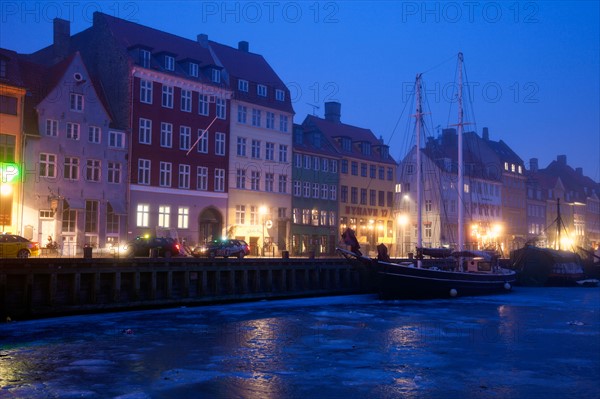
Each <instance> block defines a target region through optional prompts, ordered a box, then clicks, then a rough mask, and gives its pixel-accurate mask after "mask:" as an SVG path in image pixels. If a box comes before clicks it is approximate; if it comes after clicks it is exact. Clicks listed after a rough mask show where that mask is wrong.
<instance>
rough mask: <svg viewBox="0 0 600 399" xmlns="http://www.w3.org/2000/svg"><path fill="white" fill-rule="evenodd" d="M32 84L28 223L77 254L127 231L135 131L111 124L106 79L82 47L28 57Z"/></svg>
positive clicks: (25, 68)
mask: <svg viewBox="0 0 600 399" xmlns="http://www.w3.org/2000/svg"><path fill="white" fill-rule="evenodd" d="M20 67H21V73H22V76H23V79H24V81H25V83H26V85H27V86H28V90H29V95H28V97H27V100H26V108H25V109H26V115H27V117H26V118H25V127H26V129H25V140H24V159H25V161H24V162H23V170H24V174H23V187H24V192H23V203H24V212H23V219H22V220H23V226H24V232H25V233H26V234H27V235H28V232H29V231H31V232H32V236H33V237H34V241H38V242H40V243H41V244H42V245H45V244H47V242H48V241H54V242H56V243H57V244H58V245H59V248H60V251H61V254H63V255H66V256H70V255H75V254H77V253H78V252H81V249H82V248H83V247H84V246H90V247H92V248H113V247H116V246H117V245H118V243H119V242H120V241H121V240H122V239H123V238H124V237H125V231H126V229H125V226H126V223H125V222H126V215H127V208H126V191H127V190H126V189H127V182H128V177H127V138H126V135H125V133H124V132H123V131H121V130H118V129H114V128H111V116H110V115H109V113H108V111H107V110H106V102H105V99H104V96H103V94H102V92H101V90H100V89H99V84H98V82H97V81H95V80H94V78H93V77H92V76H91V75H90V73H89V72H88V70H87V68H86V66H85V64H84V62H83V59H82V58H81V56H80V54H79V53H78V52H75V53H73V54H71V55H70V56H69V57H67V58H65V59H64V60H63V61H61V62H59V63H57V64H55V65H53V66H51V67H45V66H41V65H37V64H33V63H31V62H28V61H26V60H22V61H21V65H20Z"/></svg>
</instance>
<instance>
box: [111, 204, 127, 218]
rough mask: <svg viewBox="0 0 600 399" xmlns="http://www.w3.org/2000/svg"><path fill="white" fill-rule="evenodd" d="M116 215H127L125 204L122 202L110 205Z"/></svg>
mask: <svg viewBox="0 0 600 399" xmlns="http://www.w3.org/2000/svg"><path fill="white" fill-rule="evenodd" d="M108 204H109V205H110V207H111V208H112V210H113V212H114V213H115V214H116V215H127V211H126V210H125V204H124V203H123V202H120V201H109V203H108Z"/></svg>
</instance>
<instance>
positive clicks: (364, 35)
mask: <svg viewBox="0 0 600 399" xmlns="http://www.w3.org/2000/svg"><path fill="white" fill-rule="evenodd" d="M0 8H1V13H0V18H1V24H0V47H2V48H7V49H10V50H15V51H17V52H19V53H31V52H34V51H36V50H38V49H40V48H43V47H45V46H48V45H50V44H51V42H52V19H53V18H54V17H60V18H63V19H67V20H70V21H71V22H72V24H71V33H72V34H73V33H77V32H80V31H82V30H84V29H86V28H88V27H90V26H91V24H92V14H93V12H94V11H102V12H104V13H106V14H109V15H113V16H116V17H120V18H123V19H126V20H130V21H133V22H136V23H139V24H142V25H146V26H150V27H153V28H156V29H160V30H163V31H166V32H169V33H172V34H176V35H178V36H181V37H185V38H189V39H191V40H196V35H197V34H199V33H205V34H207V35H208V36H209V39H211V40H214V41H217V42H220V43H223V44H226V45H230V46H233V47H237V43H238V41H240V40H246V41H248V42H249V43H250V51H251V52H256V53H259V54H262V55H263V56H264V57H265V58H266V60H267V61H268V62H269V63H270V64H271V66H272V67H273V69H274V70H275V71H276V72H277V73H278V74H279V76H280V77H281V79H282V80H283V81H284V82H285V83H286V84H287V85H288V87H289V88H290V91H291V96H292V101H293V106H294V109H295V112H296V116H295V118H294V122H295V123H300V122H302V120H303V119H304V118H305V117H306V115H307V114H312V113H315V114H316V115H318V116H323V111H324V107H323V103H324V102H326V101H339V102H340V103H341V104H342V122H344V123H348V124H352V125H356V126H360V127H364V128H370V129H371V130H372V131H373V132H374V133H375V134H376V135H377V136H381V137H383V139H384V141H385V142H387V143H389V144H390V145H391V146H392V148H391V154H392V155H393V156H394V157H395V158H396V159H400V158H401V157H402V156H403V155H404V154H403V153H401V152H402V151H404V147H403V143H404V142H405V141H406V140H405V137H404V135H405V134H406V129H405V126H406V124H407V122H406V119H407V117H408V116H407V112H408V110H405V103H406V102H407V101H409V99H410V95H409V94H410V91H411V90H412V85H413V84H414V79H415V75H416V74H417V73H420V72H425V73H424V75H423V79H424V83H425V89H426V96H427V99H428V103H429V105H430V109H431V115H430V119H431V121H432V124H433V131H434V133H435V131H436V130H435V127H437V126H440V127H442V128H443V127H446V126H448V125H451V124H453V123H456V116H455V111H454V109H455V108H456V107H451V103H453V102H454V100H453V99H452V96H451V93H452V87H453V84H454V83H453V82H454V76H455V69H456V55H457V53H458V52H459V51H461V52H463V54H464V59H465V65H466V69H467V78H468V81H469V83H470V87H471V93H472V98H473V101H472V107H473V110H474V119H475V120H474V121H469V122H471V123H473V122H474V123H475V124H474V125H471V130H472V129H476V130H477V132H478V133H480V134H481V130H482V128H483V127H488V128H489V131H490V138H491V139H492V140H500V139H502V140H504V141H505V142H506V143H507V144H508V145H509V146H510V147H511V148H512V149H513V150H514V151H515V152H516V153H517V154H518V155H519V156H520V157H521V158H522V159H523V161H524V162H525V165H526V167H529V159H530V158H532V157H537V158H538V159H539V165H540V167H541V168H544V167H546V166H547V165H548V164H549V163H550V162H551V161H552V160H554V159H556V156H557V155H559V154H564V155H566V156H567V162H568V164H569V165H570V166H572V167H574V168H575V167H583V172H584V174H585V175H586V176H589V177H591V178H593V179H594V180H596V181H600V117H599V114H600V83H599V80H600V60H599V58H600V43H599V42H600V39H599V38H600V28H599V24H600V22H599V21H600V7H599V3H598V2H597V1H580V2H573V1H569V2H557V1H549V2H543V1H520V2H516V1H509V2H500V1H474V2H468V1H465V2H463V1H458V2H422V1H397V2H392V1H389V2H357V1H352V2H345V1H323V2H315V1H309V2H287V1H254V2H253V1H251V2H222V1H170V2H167V1H140V2H135V1H123V2H117V1H106V2H104V1H96V2H87V1H74V2H73V1H48V2H41V1H40V2H26V1H25V2H24V1H3V2H2V3H0ZM317 107H318V108H317ZM411 107H413V108H414V105H412V104H409V105H408V109H411ZM451 109H452V111H451ZM403 110H405V111H404V112H403ZM401 117H402V119H400V122H398V121H399V118H401Z"/></svg>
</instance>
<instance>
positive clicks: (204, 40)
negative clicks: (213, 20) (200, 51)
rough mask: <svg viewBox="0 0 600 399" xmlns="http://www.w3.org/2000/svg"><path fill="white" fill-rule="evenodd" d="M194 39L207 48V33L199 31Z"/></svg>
mask: <svg viewBox="0 0 600 399" xmlns="http://www.w3.org/2000/svg"><path fill="white" fill-rule="evenodd" d="M196 41H197V42H198V44H200V45H201V46H202V47H204V48H207V47H208V35H207V34H205V33H200V34H199V35H198V36H196Z"/></svg>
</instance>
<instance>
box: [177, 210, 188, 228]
mask: <svg viewBox="0 0 600 399" xmlns="http://www.w3.org/2000/svg"><path fill="white" fill-rule="evenodd" d="M189 220H190V208H187V207H180V208H178V209H177V228H178V229H187V228H188V227H189Z"/></svg>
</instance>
